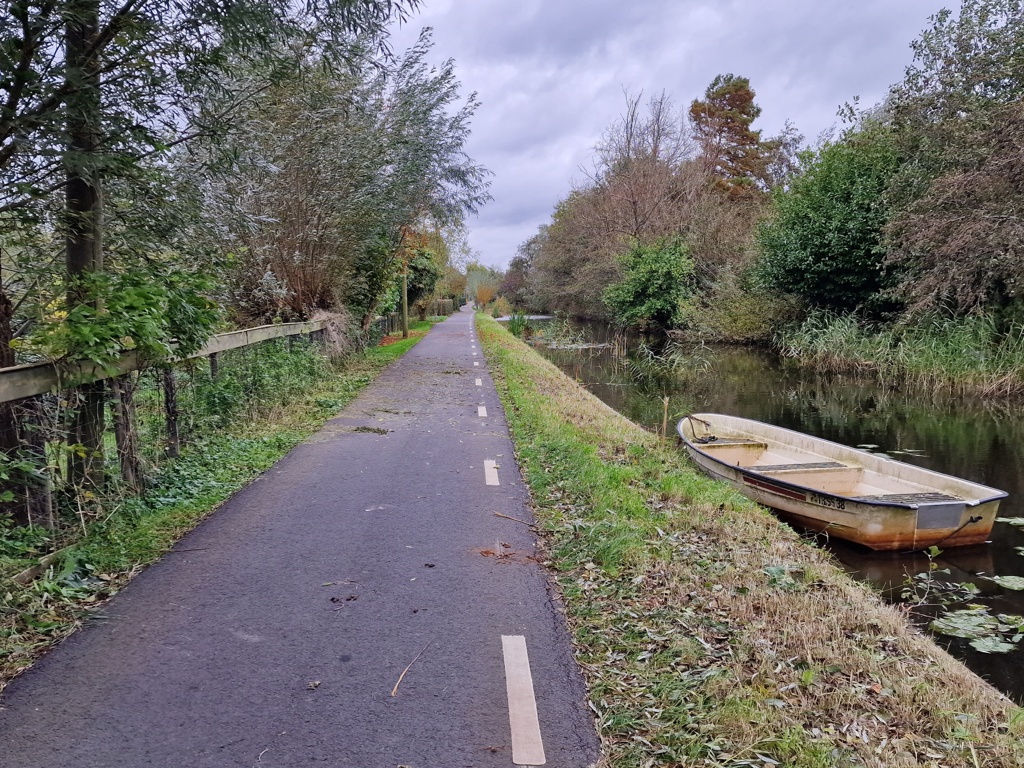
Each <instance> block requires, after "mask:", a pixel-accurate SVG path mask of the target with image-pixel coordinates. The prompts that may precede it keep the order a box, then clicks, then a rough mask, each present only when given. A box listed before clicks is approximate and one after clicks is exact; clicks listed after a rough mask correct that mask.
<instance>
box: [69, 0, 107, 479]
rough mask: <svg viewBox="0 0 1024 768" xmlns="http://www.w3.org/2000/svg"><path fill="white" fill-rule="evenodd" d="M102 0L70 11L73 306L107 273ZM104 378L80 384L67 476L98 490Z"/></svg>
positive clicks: (90, 296) (90, 299) (90, 300)
mask: <svg viewBox="0 0 1024 768" xmlns="http://www.w3.org/2000/svg"><path fill="white" fill-rule="evenodd" d="M99 9H100V4H99V2H98V0H71V2H69V3H68V5H67V9H66V15H65V19H66V22H65V24H66V26H65V43H66V50H65V57H66V61H67V81H68V84H69V86H70V88H69V91H70V92H69V94H68V96H67V97H66V98H67V114H68V118H67V129H68V152H67V155H66V159H65V164H66V169H67V191H66V195H67V197H66V209H65V210H66V215H67V222H66V226H67V239H66V260H67V272H68V307H69V308H73V307H75V306H77V305H79V304H91V305H93V306H97V299H96V296H95V295H94V293H93V288H92V287H91V286H90V285H89V284H88V280H87V278H88V277H89V276H90V275H92V274H95V273H99V272H102V271H103V242H102V217H103V199H102V192H101V180H100V172H99V169H98V168H97V167H96V152H97V149H98V147H99V141H100V136H99V129H100V118H101V105H100V80H99V60H98V59H97V57H96V55H95V54H93V55H91V56H90V54H89V45H90V43H91V42H92V41H93V39H94V38H95V36H96V34H97V31H98V29H99ZM104 391H105V388H104V385H103V382H94V383H91V384H85V385H82V386H81V387H79V388H78V395H79V397H78V407H77V410H76V412H75V415H74V421H73V424H72V427H71V434H70V436H69V441H70V442H72V443H74V444H77V445H80V446H82V449H81V450H80V451H72V452H71V457H72V458H70V459H69V461H68V479H69V480H70V482H71V483H72V485H73V486H76V487H79V486H80V487H82V488H98V487H99V486H101V485H102V484H103V429H104V414H103V410H104V409H103V404H104Z"/></svg>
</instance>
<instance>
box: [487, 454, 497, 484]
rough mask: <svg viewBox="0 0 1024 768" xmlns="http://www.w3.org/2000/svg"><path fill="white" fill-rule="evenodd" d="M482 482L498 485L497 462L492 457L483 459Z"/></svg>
mask: <svg viewBox="0 0 1024 768" xmlns="http://www.w3.org/2000/svg"><path fill="white" fill-rule="evenodd" d="M484 482H485V483H486V484H487V485H500V483H498V462H496V461H495V460H494V459H486V460H485V461H484Z"/></svg>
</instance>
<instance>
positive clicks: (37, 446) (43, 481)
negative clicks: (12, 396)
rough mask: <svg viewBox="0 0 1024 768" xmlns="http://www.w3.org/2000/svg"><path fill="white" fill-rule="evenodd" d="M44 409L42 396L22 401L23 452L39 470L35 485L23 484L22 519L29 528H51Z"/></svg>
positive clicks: (50, 477) (52, 525) (51, 485)
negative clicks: (34, 526)
mask: <svg viewBox="0 0 1024 768" xmlns="http://www.w3.org/2000/svg"><path fill="white" fill-rule="evenodd" d="M46 433H47V424H46V407H45V405H44V404H43V399H42V398H41V397H32V398H29V399H27V400H25V404H24V409H23V412H22V422H21V436H22V444H23V446H24V450H25V453H26V454H28V455H29V456H31V457H32V458H33V459H34V460H35V461H36V463H37V464H39V466H40V467H42V469H41V470H40V471H39V474H38V475H37V476H36V477H35V478H33V479H34V480H35V481H36V482H34V483H26V484H25V516H26V517H27V518H28V523H29V525H38V526H40V527H41V528H53V527H54V526H55V525H56V520H55V519H54V515H53V477H52V475H51V474H50V467H49V466H48V465H47V461H46Z"/></svg>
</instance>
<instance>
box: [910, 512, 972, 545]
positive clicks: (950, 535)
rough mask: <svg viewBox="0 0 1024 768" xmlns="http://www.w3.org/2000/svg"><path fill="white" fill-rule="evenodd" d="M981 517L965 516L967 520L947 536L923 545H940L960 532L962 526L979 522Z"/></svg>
mask: <svg viewBox="0 0 1024 768" xmlns="http://www.w3.org/2000/svg"><path fill="white" fill-rule="evenodd" d="M982 519H983V518H982V516H981V515H972V516H971V517H969V518H967V522H966V523H964V524H963V525H961V526H960V527H959V528H957V529H956V530H955V531H953V532H952V533H951V534H949V535H948V536H943V537H942V538H941V539H939V540H938V541H937V542H935V543H934V544H930V545H929V546H927V547H925V549H931V548H932V547H937V546H939V545H940V544H941V543H942V542H944V541H945V540H946V539H950V538H952V537H954V536H956V535H957V534H958V533H960V531H962V530H963V529H964V528H966V527H967V526H968V525H974V523H980V522H981V521H982ZM925 549H917V550H914V551H915V552H924V551H925Z"/></svg>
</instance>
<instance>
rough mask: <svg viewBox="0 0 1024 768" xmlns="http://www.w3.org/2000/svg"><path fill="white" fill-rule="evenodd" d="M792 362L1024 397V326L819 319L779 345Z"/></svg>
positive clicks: (891, 380)
mask: <svg viewBox="0 0 1024 768" xmlns="http://www.w3.org/2000/svg"><path fill="white" fill-rule="evenodd" d="M778 346H779V350H780V352H781V353H782V355H783V356H785V357H790V358H793V359H795V360H797V361H799V362H801V363H804V364H808V365H813V366H815V367H816V368H819V369H822V370H826V371H833V372H843V371H846V372H863V373H871V374H874V375H877V376H878V377H879V378H880V379H881V380H882V381H883V382H884V383H886V384H911V385H914V386H916V387H919V388H922V389H928V390H932V391H934V392H948V393H952V394H971V395H980V396H982V397H1000V396H1002V397H1019V396H1021V395H1024V327H1020V326H1013V327H1011V328H1009V329H1008V330H1006V331H1003V332H1000V329H998V328H997V326H996V323H995V321H994V320H992V319H991V318H989V317H986V316H977V317H965V318H947V317H932V318H930V319H928V320H926V321H922V322H918V323H915V324H913V325H897V326H888V327H880V328H871V327H869V326H867V325H865V324H864V323H862V322H861V321H859V320H858V319H857V318H856V317H854V316H852V315H834V314H831V313H824V312H822V313H815V314H812V315H811V316H809V317H808V318H807V319H806V320H805V321H804V322H803V323H802V324H801V325H800V326H798V327H796V328H795V329H793V330H790V331H788V332H785V333H783V334H782V336H781V337H780V338H779V341H778Z"/></svg>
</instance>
